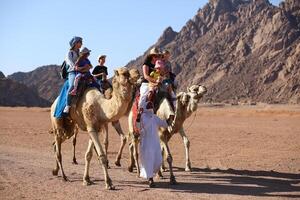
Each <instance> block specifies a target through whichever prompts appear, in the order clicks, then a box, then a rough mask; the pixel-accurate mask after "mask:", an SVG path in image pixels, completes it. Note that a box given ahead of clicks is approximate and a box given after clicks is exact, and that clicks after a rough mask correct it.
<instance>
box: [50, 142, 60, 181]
mask: <svg viewBox="0 0 300 200" xmlns="http://www.w3.org/2000/svg"><path fill="white" fill-rule="evenodd" d="M52 145H53V150H54V154H55V168H54V169H53V170H52V174H53V176H57V175H58V171H59V165H58V162H57V159H56V144H55V141H54V142H53V144H52Z"/></svg>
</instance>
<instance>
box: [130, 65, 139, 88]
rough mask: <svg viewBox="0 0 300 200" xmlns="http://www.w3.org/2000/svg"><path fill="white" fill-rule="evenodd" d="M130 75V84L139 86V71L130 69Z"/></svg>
mask: <svg viewBox="0 0 300 200" xmlns="http://www.w3.org/2000/svg"><path fill="white" fill-rule="evenodd" d="M129 74H130V79H129V81H130V83H131V84H133V85H135V84H137V83H138V81H139V79H140V78H141V76H140V72H139V70H137V69H135V68H133V69H130V70H129Z"/></svg>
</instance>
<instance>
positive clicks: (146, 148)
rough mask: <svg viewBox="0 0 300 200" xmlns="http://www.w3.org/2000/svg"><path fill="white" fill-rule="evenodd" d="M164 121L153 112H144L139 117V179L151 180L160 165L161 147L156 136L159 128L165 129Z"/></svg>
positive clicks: (165, 123)
mask: <svg viewBox="0 0 300 200" xmlns="http://www.w3.org/2000/svg"><path fill="white" fill-rule="evenodd" d="M167 126H168V124H167V122H166V121H164V120H161V119H160V118H159V117H157V116H156V115H155V114H154V113H153V110H152V109H151V110H144V112H143V113H142V115H141V135H140V139H141V141H140V167H141V168H140V169H141V173H140V177H142V178H146V179H149V178H152V177H153V176H154V175H155V173H157V172H158V171H159V169H160V166H161V164H162V155H161V147H160V142H159V136H158V128H159V127H167Z"/></svg>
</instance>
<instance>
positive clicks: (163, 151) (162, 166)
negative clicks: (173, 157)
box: [160, 145, 167, 177]
mask: <svg viewBox="0 0 300 200" xmlns="http://www.w3.org/2000/svg"><path fill="white" fill-rule="evenodd" d="M165 152H166V151H165V148H164V145H161V155H162V158H163V160H162V163H161V168H160V175H161V177H162V172H165V171H167V169H166V166H165Z"/></svg>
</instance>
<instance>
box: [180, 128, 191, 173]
mask: <svg viewBox="0 0 300 200" xmlns="http://www.w3.org/2000/svg"><path fill="white" fill-rule="evenodd" d="M179 133H180V136H181V138H182V140H183V143H184V148H185V171H187V172H190V171H191V170H192V167H191V161H190V141H189V139H188V138H187V136H186V134H185V132H184V130H183V127H181V128H180V129H179Z"/></svg>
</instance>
